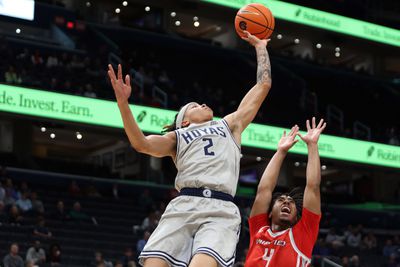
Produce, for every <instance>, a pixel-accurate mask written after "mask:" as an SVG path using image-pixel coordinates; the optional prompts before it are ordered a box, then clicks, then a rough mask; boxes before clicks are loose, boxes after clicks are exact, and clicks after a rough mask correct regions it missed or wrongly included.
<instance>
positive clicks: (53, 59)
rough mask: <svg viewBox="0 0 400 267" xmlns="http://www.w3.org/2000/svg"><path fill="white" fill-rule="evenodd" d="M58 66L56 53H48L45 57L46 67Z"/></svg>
mask: <svg viewBox="0 0 400 267" xmlns="http://www.w3.org/2000/svg"><path fill="white" fill-rule="evenodd" d="M57 66H58V57H57V56H56V55H50V56H49V57H48V58H47V62H46V67H47V68H53V67H57Z"/></svg>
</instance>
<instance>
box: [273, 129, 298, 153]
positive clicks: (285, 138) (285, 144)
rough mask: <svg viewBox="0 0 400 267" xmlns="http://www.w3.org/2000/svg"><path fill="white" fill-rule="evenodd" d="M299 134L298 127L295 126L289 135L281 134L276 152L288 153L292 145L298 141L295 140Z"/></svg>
mask: <svg viewBox="0 0 400 267" xmlns="http://www.w3.org/2000/svg"><path fill="white" fill-rule="evenodd" d="M298 132H299V126H297V125H295V126H293V127H292V129H291V130H290V132H289V134H288V135H286V131H284V132H283V135H282V137H281V140H280V141H279V143H278V150H282V151H285V152H288V151H289V149H291V148H292V147H293V146H294V144H296V143H297V142H298V141H299V140H296V139H295V138H296V136H297V134H298Z"/></svg>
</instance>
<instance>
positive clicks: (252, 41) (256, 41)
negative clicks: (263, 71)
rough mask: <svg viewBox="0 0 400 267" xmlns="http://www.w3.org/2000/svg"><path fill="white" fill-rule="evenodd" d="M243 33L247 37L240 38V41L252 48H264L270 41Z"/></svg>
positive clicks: (246, 32)
mask: <svg viewBox="0 0 400 267" xmlns="http://www.w3.org/2000/svg"><path fill="white" fill-rule="evenodd" d="M244 33H245V34H246V35H247V37H242V39H243V40H245V41H246V42H248V43H249V44H251V45H252V46H254V47H257V46H263V47H266V46H267V44H268V42H269V41H271V39H263V40H261V39H258V37H257V36H254V35H252V34H251V33H249V32H248V31H244Z"/></svg>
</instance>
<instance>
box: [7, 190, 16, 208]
mask: <svg viewBox="0 0 400 267" xmlns="http://www.w3.org/2000/svg"><path fill="white" fill-rule="evenodd" d="M14 204H15V198H14V197H13V196H12V193H11V191H9V190H6V196H5V198H4V205H6V206H12V205H14Z"/></svg>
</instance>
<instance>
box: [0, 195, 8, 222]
mask: <svg viewBox="0 0 400 267" xmlns="http://www.w3.org/2000/svg"><path fill="white" fill-rule="evenodd" d="M4 207H5V205H4V202H3V201H1V200H0V226H1V225H2V224H3V223H5V222H6V221H7V215H6V211H5V209H4Z"/></svg>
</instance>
